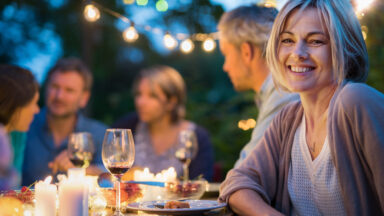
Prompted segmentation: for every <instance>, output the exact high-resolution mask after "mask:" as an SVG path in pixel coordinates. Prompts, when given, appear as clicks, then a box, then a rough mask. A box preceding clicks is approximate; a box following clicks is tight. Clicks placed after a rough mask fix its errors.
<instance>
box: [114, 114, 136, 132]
mask: <svg viewBox="0 0 384 216" xmlns="http://www.w3.org/2000/svg"><path fill="white" fill-rule="evenodd" d="M138 123H139V116H138V115H137V113H136V112H131V113H128V114H126V115H125V116H123V117H121V118H119V119H118V120H117V121H115V122H114V123H113V124H112V127H113V128H130V129H134V128H136V125H137V124H138Z"/></svg>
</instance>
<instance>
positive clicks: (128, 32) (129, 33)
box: [123, 26, 139, 42]
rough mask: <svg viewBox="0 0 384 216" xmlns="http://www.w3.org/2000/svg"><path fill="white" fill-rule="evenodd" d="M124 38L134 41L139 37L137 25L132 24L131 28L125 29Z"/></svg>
mask: <svg viewBox="0 0 384 216" xmlns="http://www.w3.org/2000/svg"><path fill="white" fill-rule="evenodd" d="M123 38H124V40H125V41H127V42H134V41H136V40H137V39H138V38H139V34H138V33H137V31H136V29H135V27H133V26H130V27H129V28H127V29H125V30H124V32H123Z"/></svg>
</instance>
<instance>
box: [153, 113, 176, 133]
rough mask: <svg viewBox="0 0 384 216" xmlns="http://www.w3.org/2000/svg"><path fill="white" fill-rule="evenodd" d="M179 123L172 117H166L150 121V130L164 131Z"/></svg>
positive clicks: (155, 131) (154, 131)
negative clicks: (172, 119)
mask: <svg viewBox="0 0 384 216" xmlns="http://www.w3.org/2000/svg"><path fill="white" fill-rule="evenodd" d="M177 125H178V122H172V121H171V118H169V117H164V118H162V119H160V120H158V121H154V122H150V123H148V130H149V132H150V134H158V133H163V132H164V131H167V130H170V129H172V128H174V127H176V126H177Z"/></svg>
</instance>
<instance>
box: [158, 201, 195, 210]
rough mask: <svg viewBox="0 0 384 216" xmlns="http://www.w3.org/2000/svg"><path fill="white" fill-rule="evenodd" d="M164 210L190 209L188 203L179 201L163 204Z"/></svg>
mask: <svg viewBox="0 0 384 216" xmlns="http://www.w3.org/2000/svg"><path fill="white" fill-rule="evenodd" d="M164 208H166V209H180V208H190V206H189V203H188V202H181V201H176V200H172V201H168V202H166V203H165V205H164Z"/></svg>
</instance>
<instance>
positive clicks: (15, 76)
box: [0, 65, 39, 188]
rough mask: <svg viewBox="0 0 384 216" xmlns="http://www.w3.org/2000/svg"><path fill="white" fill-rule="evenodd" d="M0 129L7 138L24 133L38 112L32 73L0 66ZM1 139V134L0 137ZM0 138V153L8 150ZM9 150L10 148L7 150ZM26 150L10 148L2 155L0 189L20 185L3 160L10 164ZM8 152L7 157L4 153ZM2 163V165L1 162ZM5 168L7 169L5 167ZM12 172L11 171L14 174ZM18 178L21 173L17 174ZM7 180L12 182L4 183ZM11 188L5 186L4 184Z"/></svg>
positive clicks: (37, 93)
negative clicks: (0, 149) (8, 135)
mask: <svg viewBox="0 0 384 216" xmlns="http://www.w3.org/2000/svg"><path fill="white" fill-rule="evenodd" d="M0 83H1V84H0V125H1V126H0V127H2V128H3V129H4V130H5V132H6V133H7V134H9V133H10V132H12V131H21V132H26V131H28V129H29V125H30V124H31V122H32V120H33V117H34V115H35V114H36V113H38V112H39V107H38V105H37V102H38V100H39V91H38V90H39V86H38V84H37V82H36V80H35V78H34V77H33V75H32V73H31V72H30V71H28V70H26V69H23V68H20V67H18V66H13V65H0ZM0 135H1V133H0ZM2 136H3V138H1V141H0V142H1V143H2V144H1V145H2V149H7V147H6V146H7V145H8V146H9V143H8V138H7V137H4V134H3V135H2ZM9 147H10V148H11V146H9ZM24 148H25V146H23V145H20V146H18V147H17V149H16V148H15V147H13V148H12V151H3V150H2V152H1V154H6V155H1V158H2V159H1V161H2V162H1V165H0V166H3V167H2V168H1V169H2V170H3V171H2V172H1V173H2V175H1V176H2V177H1V183H0V184H1V185H2V186H0V187H4V188H7V187H10V186H17V185H19V184H20V177H19V178H18V180H17V181H15V180H14V179H12V178H14V176H13V174H12V173H13V172H12V170H13V169H14V168H12V167H11V166H10V165H9V163H7V162H6V161H5V160H6V158H8V159H9V160H12V158H13V157H17V158H21V160H22V158H23V157H24V155H23V154H24ZM7 152H9V153H7ZM3 160H4V161H3ZM4 164H5V165H6V167H4ZM13 171H14V170H13ZM18 174H19V175H20V173H18ZM7 179H8V180H9V179H12V180H9V181H8V182H7ZM9 183H10V184H12V185H8V186H7V185H6V184H9Z"/></svg>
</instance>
